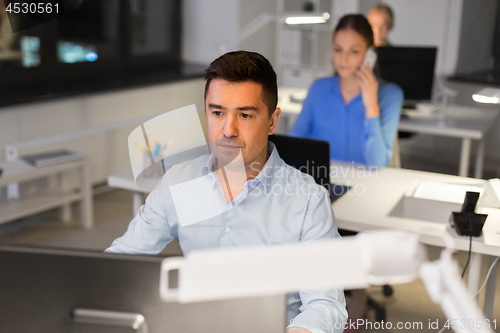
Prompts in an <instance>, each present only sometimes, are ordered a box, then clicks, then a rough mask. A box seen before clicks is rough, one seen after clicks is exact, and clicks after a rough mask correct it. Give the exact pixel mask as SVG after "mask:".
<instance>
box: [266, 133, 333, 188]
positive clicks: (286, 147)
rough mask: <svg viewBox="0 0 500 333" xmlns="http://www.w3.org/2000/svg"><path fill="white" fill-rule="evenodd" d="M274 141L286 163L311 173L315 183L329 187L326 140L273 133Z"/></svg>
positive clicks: (271, 139) (328, 159) (328, 154)
mask: <svg viewBox="0 0 500 333" xmlns="http://www.w3.org/2000/svg"><path fill="white" fill-rule="evenodd" d="M269 141H271V142H272V143H274V145H275V146H276V149H278V153H279V155H280V157H281V158H282V159H283V161H285V163H286V164H288V165H291V166H293V167H295V168H296V169H298V170H300V171H302V172H304V173H307V174H309V175H311V176H312V177H313V178H314V180H315V181H316V183H318V184H319V185H322V186H324V187H325V188H326V189H327V190H329V189H330V144H329V143H328V142H327V141H321V140H313V139H304V138H297V137H292V136H285V135H277V134H273V135H271V136H269Z"/></svg>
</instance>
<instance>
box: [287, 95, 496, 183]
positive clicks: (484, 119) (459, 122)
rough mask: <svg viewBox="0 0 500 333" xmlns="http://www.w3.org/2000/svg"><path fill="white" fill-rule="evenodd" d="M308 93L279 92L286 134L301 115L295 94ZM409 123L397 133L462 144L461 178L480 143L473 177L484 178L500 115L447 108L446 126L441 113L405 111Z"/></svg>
mask: <svg viewBox="0 0 500 333" xmlns="http://www.w3.org/2000/svg"><path fill="white" fill-rule="evenodd" d="M305 93H306V90H305V89H300V88H289V87H280V88H279V90H278V106H279V107H280V108H281V110H282V114H283V116H284V121H285V125H284V128H285V132H288V131H289V130H290V129H291V126H292V125H293V123H294V122H295V119H296V117H297V115H298V114H299V113H300V112H301V111H302V103H297V102H292V101H291V99H290V98H291V96H292V95H293V94H302V95H305ZM402 113H403V114H406V115H408V117H409V118H408V119H401V121H400V122H399V124H398V130H400V131H405V132H412V133H420V134H427V135H437V136H446V137H451V138H458V139H461V140H462V148H461V152H460V161H459V171H458V175H459V176H462V177H467V176H468V171H469V160H470V153H471V140H477V141H478V150H477V154H476V161H475V168H474V177H475V178H482V176H483V163H484V137H485V135H486V134H487V133H488V131H489V129H490V128H491V125H492V124H493V122H494V120H495V119H496V118H497V116H498V114H499V111H491V110H481V109H477V108H471V107H465V106H456V105H451V106H448V107H447V112H446V116H445V118H444V122H443V121H442V120H441V119H440V116H439V113H422V112H419V111H416V110H406V109H404V110H403V112H402Z"/></svg>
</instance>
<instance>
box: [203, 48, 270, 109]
mask: <svg viewBox="0 0 500 333" xmlns="http://www.w3.org/2000/svg"><path fill="white" fill-rule="evenodd" d="M213 79H222V80H225V81H228V82H248V81H250V82H255V83H259V84H260V85H262V101H263V102H264V104H265V105H266V106H267V109H268V112H269V117H271V115H272V114H273V112H274V110H275V109H276V105H277V104H278V83H277V80H276V73H275V72H274V69H273V66H272V65H271V63H270V62H269V60H267V59H266V58H265V57H264V56H263V55H261V54H259V53H256V52H248V51H234V52H228V53H226V54H224V55H222V56H220V57H219V58H217V59H215V60H214V61H213V62H212V63H211V64H210V66H209V67H208V68H207V69H206V71H205V80H206V82H205V101H206V100H207V93H208V88H209V86H210V82H211V81H212V80H213Z"/></svg>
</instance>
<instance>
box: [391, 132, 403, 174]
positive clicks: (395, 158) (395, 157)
mask: <svg viewBox="0 0 500 333" xmlns="http://www.w3.org/2000/svg"><path fill="white" fill-rule="evenodd" d="M388 166H390V167H393V168H401V155H400V154H399V140H398V136H397V134H396V138H395V139H394V146H393V149H392V158H391V161H390V162H389V165H388Z"/></svg>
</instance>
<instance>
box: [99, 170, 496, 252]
mask: <svg viewBox="0 0 500 333" xmlns="http://www.w3.org/2000/svg"><path fill="white" fill-rule="evenodd" d="M360 168H364V167H362V166H359V165H356V164H350V163H345V162H337V161H332V167H331V173H330V174H331V179H330V181H331V182H332V183H334V184H341V185H350V186H353V188H351V190H350V191H349V192H348V193H346V194H344V195H343V196H342V197H341V198H340V199H338V200H337V201H336V202H334V203H333V205H332V207H333V211H334V214H335V218H336V221H337V225H338V226H339V227H340V228H343V229H348V230H353V231H363V230H375V229H401V230H406V231H410V232H417V233H420V234H421V235H422V236H421V241H422V242H424V243H426V244H431V245H436V246H444V245H445V244H444V241H443V239H442V237H443V235H444V234H445V233H449V234H450V235H452V236H453V237H454V239H455V241H456V248H457V249H459V250H464V251H467V250H468V249H469V239H468V238H467V237H461V236H458V235H457V234H456V233H455V231H454V230H453V229H451V228H450V226H449V223H448V221H442V222H431V221H423V220H418V219H411V218H407V217H403V216H402V214H400V213H399V211H398V204H401V202H400V201H401V200H402V197H403V194H404V193H405V192H406V191H407V190H408V189H409V188H410V187H411V186H412V185H413V184H414V183H415V181H416V180H417V179H419V180H421V181H440V182H448V183H454V184H479V183H481V182H482V181H481V180H478V179H475V178H466V177H458V176H451V175H444V174H437V173H430V172H423V171H415V170H408V169H396V168H382V169H379V170H378V171H376V172H375V171H372V172H371V173H370V172H368V171H361V170H366V169H360ZM151 181H152V182H158V179H151ZM108 185H109V186H111V187H116V188H121V189H126V190H129V191H134V192H139V193H149V192H150V190H149V189H145V188H143V187H139V186H137V184H136V183H135V181H134V177H133V175H132V170H131V169H128V170H124V171H122V172H119V173H117V174H114V175H111V176H109V177H108ZM356 185H358V187H357V189H358V193H361V192H359V191H360V190H361V189H364V191H365V193H364V194H363V195H355V190H356V187H355V186H356ZM480 212H482V213H485V214H489V215H488V218H487V220H486V223H485V225H484V228H483V236H481V237H479V238H473V245H472V248H473V251H474V252H478V253H482V254H490V255H496V256H500V209H491V208H481V209H480ZM450 214H451V212H450Z"/></svg>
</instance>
